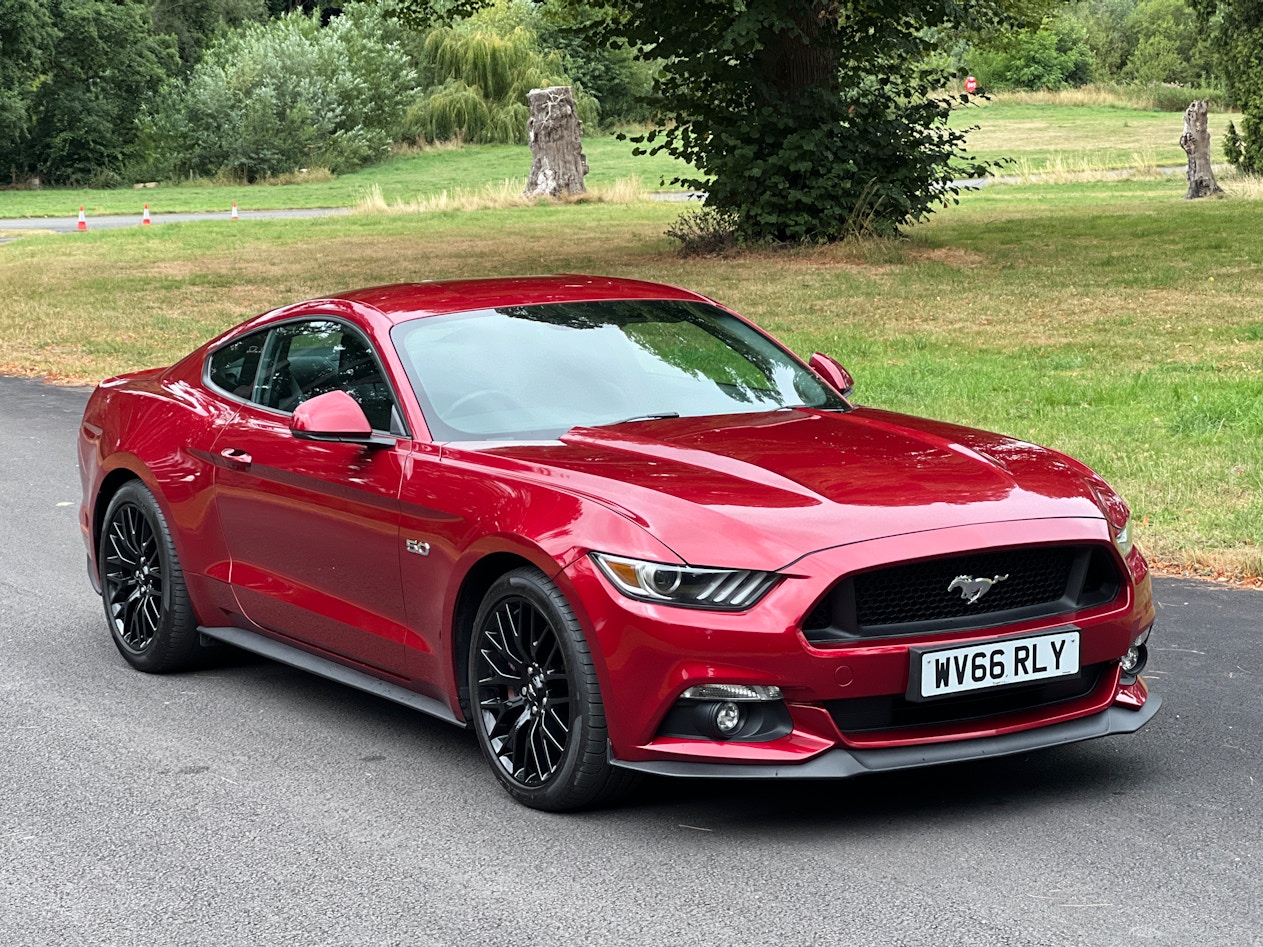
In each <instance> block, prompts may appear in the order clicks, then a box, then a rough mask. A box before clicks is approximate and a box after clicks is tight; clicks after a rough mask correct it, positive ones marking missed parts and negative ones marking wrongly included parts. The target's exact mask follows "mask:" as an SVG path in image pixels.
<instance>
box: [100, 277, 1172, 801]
mask: <svg viewBox="0 0 1263 947" xmlns="http://www.w3.org/2000/svg"><path fill="white" fill-rule="evenodd" d="M850 390H851V380H850V376H849V375H848V374H847V372H846V371H845V370H844V369H843V368H842V367H841V366H839V365H838V364H837V363H836V362H834V361H833V360H831V359H829V358H828V357H826V356H824V355H819V354H817V355H814V356H812V358H811V360H810V362H809V363H807V364H804V363H803V362H802V361H800V360H799V359H798V358H797V357H795V356H794V355H793V354H792V353H790V352H789V351H787V350H786V349H785V348H783V347H782V346H781V345H780V344H778V343H777V342H776V341H775V340H773V339H772V338H770V337H769V336H768V335H767V334H766V333H764V332H762V331H761V330H759V329H758V328H756V327H755V326H753V325H751V324H750V323H749V322H747V321H746V320H744V319H742V318H741V317H740V316H738V315H736V314H735V313H733V312H731V311H730V310H728V309H725V308H724V307H723V306H721V305H719V304H717V303H715V302H713V301H711V300H709V299H707V298H705V297H703V296H699V295H697V294H695V293H691V292H687V291H685V290H681V289H676V288H673V287H669V286H660V285H655V284H652V283H643V282H636V281H631V280H615V279H603V278H595V277H585V276H556V277H544V278H530V279H498V280H470V281H460V282H435V283H416V284H409V285H401V286H385V287H378V288H373V289H364V290H359V291H356V292H350V293H344V294H342V295H339V296H334V297H331V298H328V299H318V300H313V301H311V302H305V303H300V304H298V305H294V306H289V307H286V308H283V309H278V310H276V311H274V312H270V313H267V314H265V315H262V316H259V317H257V318H255V319H252V320H251V321H249V322H246V323H245V324H244V325H241V326H238V327H237V328H235V329H232V330H230V331H228V332H226V333H224V334H223V335H221V336H220V337H219V338H217V339H214V340H212V341H211V342H208V343H207V344H206V345H204V346H202V347H201V348H199V349H198V350H197V351H195V352H193V353H192V354H191V355H189V356H188V357H187V358H184V359H182V360H181V361H179V362H177V363H176V364H175V365H173V366H171V367H170V368H160V369H152V370H149V371H143V372H135V373H132V374H128V375H124V376H120V377H118V378H113V379H110V380H109V381H106V382H103V383H102V384H101V385H100V386H99V387H98V388H97V390H96V392H95V393H94V394H93V396H92V398H91V401H90V402H89V403H88V407H87V410H86V412H85V414H84V418H83V426H82V432H81V441H80V445H79V457H80V464H81V472H82V478H83V507H82V513H81V525H82V528H83V535H84V539H85V540H86V543H87V548H88V565H89V574H90V575H91V577H92V582H93V584H94V586H96V587H97V588H98V590H99V591H100V592H101V593H102V598H103V601H104V605H105V617H106V622H107V624H108V626H109V630H110V633H111V635H112V636H113V639H114V642H115V644H116V645H117V646H118V649H119V651H120V652H122V655H123V657H124V658H126V660H127V661H128V662H130V663H131V664H132V665H133V666H134V667H136V668H138V669H140V670H142V671H151V672H163V671H173V670H177V669H180V668H185V667H189V666H191V665H193V664H195V663H196V662H197V661H198V659H199V656H201V655H203V654H205V649H206V648H207V647H208V646H210V645H214V644H216V643H218V642H226V643H228V644H230V645H235V646H237V647H240V648H245V649H248V650H250V651H255V652H258V653H259V654H262V655H266V656H267V657H269V658H273V659H275V660H278V661H283V662H286V663H288V664H291V665H294V666H296V667H300V668H304V669H306V670H309V671H312V672H315V673H317V674H322V675H325V676H327V677H330V678H333V679H335V680H338V681H342V682H345V683H347V684H351V685H353V686H355V687H361V688H364V689H365V690H368V691H371V692H372V693H375V694H379V695H381V696H383V697H387V698H390V699H392V700H396V701H399V702H400V703H403V704H406V705H408V706H410V707H414V708H416V709H418V710H422V711H424V712H426V713H429V714H433V715H434V716H437V717H441V718H442V719H444V720H448V721H451V722H453V723H456V724H459V725H462V726H470V727H472V728H473V731H474V733H475V735H476V737H477V741H478V743H479V745H480V746H481V748H482V751H483V753H484V754H485V755H486V758H487V760H488V761H489V762H490V765H491V769H492V771H493V772H494V773H495V775H496V777H497V778H498V779H499V780H500V782H501V783H502V784H503V785H504V787H505V788H506V789H507V790H508V791H509V792H510V793H511V794H512V795H513V796H515V797H516V798H517V799H519V800H520V801H522V802H523V803H525V804H526V805H529V806H534V807H537V808H541V809H552V810H563V809H571V808H576V807H580V806H586V805H592V804H595V803H598V802H600V801H603V800H608V799H609V798H611V797H612V796H614V795H615V794H616V793H618V792H619V791H620V790H621V789H622V788H624V787H625V786H626V785H627V784H628V783H629V781H630V780H631V779H632V778H633V777H635V775H636V774H638V773H646V772H647V773H659V774H669V775H676V776H729V777H755V778H765V777H807V778H817V777H844V776H853V775H856V774H860V773H870V772H878V771H885V770H895V769H903V768H906V767H913V766H924V765H928V764H934V763H946V762H950V761H954V760H968V759H978V758H982V757H990V756H997V755H1003V754H1009V753H1021V752H1026V751H1028V750H1032V749H1036V748H1039V747H1048V746H1054V745H1057V744H1063V743H1069V742H1072V741H1076V740H1085V739H1089V738H1092V737H1099V736H1105V735H1108V734H1114V733H1130V732H1132V731H1135V730H1137V729H1138V728H1140V727H1141V726H1143V725H1144V724H1145V723H1146V722H1147V721H1148V720H1149V719H1150V718H1151V717H1152V716H1153V715H1154V714H1155V713H1156V712H1157V709H1158V703H1159V700H1158V698H1157V697H1156V696H1150V695H1149V693H1148V691H1147V689H1146V687H1145V683H1144V681H1143V680H1142V679H1141V678H1140V676H1139V675H1140V671H1141V669H1142V668H1143V666H1144V663H1145V659H1146V650H1145V642H1146V640H1147V638H1148V637H1149V631H1150V627H1151V626H1152V624H1153V620H1154V606H1153V601H1152V598H1151V594H1150V586H1149V577H1148V568H1147V566H1146V564H1145V560H1144V559H1143V557H1142V556H1141V554H1140V551H1139V550H1138V549H1137V548H1136V547H1135V546H1134V545H1133V543H1132V535H1131V526H1130V524H1129V511H1128V508H1127V505H1126V504H1125V503H1124V502H1123V501H1122V500H1121V499H1120V498H1119V496H1118V495H1117V494H1116V493H1114V491H1113V490H1111V489H1110V488H1109V487H1108V486H1107V485H1106V484H1105V482H1104V481H1102V480H1101V479H1100V478H1099V477H1097V476H1096V475H1095V474H1094V473H1093V472H1092V471H1091V470H1089V469H1088V468H1087V467H1085V466H1083V465H1082V464H1080V463H1077V462H1076V461H1074V460H1071V459H1070V458H1068V457H1066V456H1064V455H1062V454H1058V453H1056V452H1055V451H1051V450H1048V449H1046V448H1042V447H1037V446H1035V445H1034V444H1028V443H1025V442H1023V441H1018V440H1014V439H1012V438H1008V437H1001V436H999V435H996V434H987V433H983V432H981V431H976V430H971V429H969V428H963V427H957V426H954V425H950V424H943V423H939V422H935V421H927V420H922V419H919V418H913V417H908V416H905V415H900V414H893V413H891V412H888V411H882V410H878V409H876V408H869V407H863V406H860V405H857V404H855V403H854V402H852V401H851V400H850V397H849V395H850Z"/></svg>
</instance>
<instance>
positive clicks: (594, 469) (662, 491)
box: [471, 408, 1113, 568]
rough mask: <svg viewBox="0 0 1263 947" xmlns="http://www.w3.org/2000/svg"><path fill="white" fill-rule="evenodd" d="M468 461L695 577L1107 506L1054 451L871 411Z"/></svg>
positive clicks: (710, 424) (1083, 472)
mask: <svg viewBox="0 0 1263 947" xmlns="http://www.w3.org/2000/svg"><path fill="white" fill-rule="evenodd" d="M471 446H472V445H471ZM478 453H480V454H481V455H483V457H484V458H485V461H487V462H490V463H492V464H493V465H494V466H497V467H502V469H503V468H508V469H506V470H505V472H509V471H510V470H515V471H516V472H517V473H518V474H519V475H522V476H527V477H531V478H532V479H535V478H536V477H538V478H540V479H545V480H547V482H549V483H552V484H554V485H556V486H558V487H560V488H562V489H566V490H568V491H571V492H575V493H579V494H582V495H585V496H588V497H591V498H593V499H596V500H598V501H600V502H602V503H604V504H606V505H607V506H611V507H614V508H615V509H617V510H619V511H620V512H623V513H624V514H625V515H627V516H629V517H631V518H632V519H634V520H635V521H636V522H638V523H640V524H641V525H642V526H643V527H644V528H646V529H647V530H649V531H650V533H652V534H653V535H654V536H655V537H656V538H657V539H658V540H660V541H661V542H663V543H664V544H665V545H667V546H668V547H670V548H671V549H672V550H673V551H674V552H675V553H676V554H677V555H679V556H680V558H682V559H683V560H684V561H686V562H688V563H691V564H694V565H721V566H734V567H744V568H780V567H784V566H786V565H788V564H789V563H792V562H793V561H795V560H797V559H799V558H801V557H803V556H804V555H808V554H810V553H812V552H816V551H818V550H821V549H826V548H830V547H835V546H841V545H846V544H849V543H857V542H864V541H866V540H872V539H879V538H884V537H889V536H896V535H903V534H909V533H916V532H921V531H925V530H934V529H941V528H946V527H954V526H966V525H978V524H987V523H999V522H1006V521H1013V520H1027V519H1050V518H1061V517H1092V518H1096V519H1102V518H1103V514H1102V512H1101V506H1100V504H1101V503H1102V502H1106V503H1107V504H1108V503H1109V502H1110V500H1107V499H1106V498H1104V497H1103V496H1102V494H1104V493H1108V491H1109V488H1108V487H1106V486H1105V484H1104V483H1103V482H1102V481H1101V480H1100V478H1098V477H1097V476H1096V475H1095V474H1093V473H1092V472H1091V471H1090V470H1089V469H1088V468H1087V467H1085V466H1083V465H1082V464H1080V463H1078V462H1077V461H1074V460H1072V459H1071V458H1069V457H1066V456H1065V455H1063V454H1060V453H1057V452H1056V451H1052V450H1049V449H1047V448H1044V447H1039V446H1036V445H1034V444H1028V443H1025V442H1023V441H1018V440H1014V439H1011V438H1006V437H1002V436H999V435H996V434H989V433H986V432H983V431H976V430H973V429H970V428H963V427H958V426H955V425H950V424H943V423H940V422H934V421H927V420H924V419H920V418H913V417H909V416H906V415H900V414H894V413H891V412H887V411H880V410H876V409H872V408H857V409H855V410H853V411H848V412H845V413H841V412H826V411H814V410H810V409H793V410H782V411H776V412H766V413H759V414H746V415H728V416H724V417H720V418H715V417H707V418H672V419H663V420H654V421H641V422H635V423H627V424H621V425H614V426H609V427H603V428H599V429H598V428H575V429H573V430H571V431H569V432H568V433H566V434H565V435H563V436H562V438H561V439H560V442H555V441H554V442H548V443H544V444H517V445H504V444H499V445H495V446H492V445H481V449H480V450H479V451H478ZM1110 498H1111V499H1113V497H1112V494H1111V495H1110ZM1107 508H1108V506H1107ZM607 551H610V552H617V551H618V550H607Z"/></svg>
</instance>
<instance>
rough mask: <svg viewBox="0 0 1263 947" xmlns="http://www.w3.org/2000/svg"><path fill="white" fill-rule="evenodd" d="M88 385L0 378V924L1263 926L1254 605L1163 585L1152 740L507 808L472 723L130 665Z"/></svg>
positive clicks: (41, 937) (1235, 931)
mask: <svg viewBox="0 0 1263 947" xmlns="http://www.w3.org/2000/svg"><path fill="white" fill-rule="evenodd" d="M84 397H85V392H83V391H81V390H68V389H56V388H50V387H45V386H43V385H41V384H39V383H36V382H31V381H22V380H14V379H0V446H2V447H3V450H2V451H0V484H2V485H3V489H4V497H5V499H4V503H3V505H2V507H0V647H2V648H3V653H4V658H3V661H0V940H2V941H3V942H4V943H5V944H20V945H31V947H34V945H44V944H50V945H51V944H57V945H61V944H91V945H131V944H136V945H146V947H152V945H165V944H172V945H190V944H207V945H272V944H276V945H285V947H293V945H308V944H383V945H384V944H400V945H405V944H406V945H432V944H433V945H464V944H475V945H506V947H508V945H513V947H529V945H557V944H583V945H587V944H652V945H659V944H668V945H675V944H681V945H683V944H698V945H706V947H714V945H722V944H754V943H760V944H813V945H814V944H820V945H869V944H871V945H882V947H888V945H926V947H946V945H957V944H961V945H963V944H985V945H1001V944H1004V945H1009V944H1012V945H1023V947H1028V945H1061V944H1066V945H1113V944H1138V945H1139V944H1144V945H1150V944H1162V945H1179V947H1188V945H1198V947H1206V945H1220V944H1222V945H1234V947H1235V945H1248V944H1260V943H1263V934H1261V933H1260V932H1261V931H1263V905H1261V903H1260V902H1261V898H1260V891H1261V890H1263V883H1261V880H1260V879H1263V805H1261V804H1260V802H1261V799H1263V765H1261V764H1260V757H1261V756H1263V754H1261V752H1260V751H1261V749H1263V736H1261V733H1263V692H1261V691H1260V686H1259V673H1258V668H1257V666H1256V662H1257V661H1258V660H1259V648H1258V647H1257V645H1256V641H1257V638H1258V632H1259V615H1260V613H1261V612H1263V594H1260V593H1257V592H1248V591H1236V590H1231V589H1226V588H1222V587H1217V586H1213V585H1204V584H1199V583H1192V582H1184V581H1172V580H1159V581H1158V582H1157V583H1156V588H1157V594H1158V598H1159V601H1160V603H1161V607H1160V609H1159V623H1158V626H1157V630H1156V631H1155V634H1154V639H1153V646H1154V649H1155V650H1154V653H1153V657H1152V661H1151V664H1150V667H1151V668H1152V674H1151V675H1150V680H1151V683H1153V685H1154V686H1155V687H1156V688H1160V689H1161V690H1162V692H1163V694H1164V697H1165V700H1166V703H1165V705H1164V707H1163V710H1162V712H1161V713H1160V714H1159V715H1158V717H1157V718H1156V719H1155V720H1154V722H1153V723H1152V724H1151V725H1150V726H1149V727H1148V728H1147V729H1146V730H1144V731H1142V732H1140V733H1139V734H1136V735H1135V736H1132V737H1115V738H1111V739H1108V740H1101V741H1096V742H1093V743H1087V744H1080V745H1078V746H1073V747H1065V748H1060V749H1056V750H1049V751H1044V752H1040V753H1035V754H1030V755H1028V756H1023V757H1015V758H1010V759H1006V760H997V761H991V762H983V763H976V764H974V763H971V764H960V765H956V766H952V767H946V768H940V769H937V770H930V771H922V772H920V773H914V774H902V775H889V776H881V777H869V778H867V779H864V780H857V781H851V782H845V783H825V784H813V785H808V784H795V783H777V784H768V783H758V784H744V783H743V784H740V785H734V784H726V783H714V782H671V781H658V782H653V783H651V784H649V785H648V786H647V787H646V788H645V789H644V790H643V791H642V792H641V793H640V794H639V796H638V797H636V798H635V799H634V800H632V801H631V802H630V803H629V804H627V805H625V806H622V807H620V808H618V809H615V810H611V811H603V812H593V813H585V814H582V815H571V816H555V815H545V814H542V813H537V812H532V811H530V810H527V809H524V808H521V807H520V806H518V805H516V804H514V803H513V802H511V801H510V800H509V799H508V797H507V796H505V795H504V794H503V793H502V792H501V791H500V789H499V788H498V787H497V785H496V784H495V782H494V780H493V779H492V777H491V775H490V773H489V772H487V770H486V768H485V766H484V764H483V762H482V760H481V758H480V757H479V755H478V751H477V747H476V746H475V745H474V742H473V739H472V738H471V737H470V736H469V735H467V734H466V733H464V732H462V731H460V730H457V729H455V728H452V727H449V726H446V725H444V724H442V723H440V722H438V721H434V720H431V719H429V718H426V717H424V716H421V715H419V714H416V713H413V712H410V711H407V710H405V709H403V708H399V707H396V706H395V705H393V704H389V703H385V702H383V701H381V700H378V699H375V698H372V697H368V696H365V695H362V694H359V693H357V692H354V691H351V690H347V689H344V688H340V687H339V686H337V685H335V684H331V683H327V682H325V681H322V680H319V679H316V678H313V677H309V676H307V675H304V674H302V673H301V672H298V671H293V670H290V669H288V668H285V667H281V666H279V665H275V664H271V663H269V662H265V661H259V660H253V659H249V658H242V659H240V660H236V661H232V660H229V661H225V662H223V663H222V664H221V665H220V666H218V667H215V668H213V669H210V670H205V671H201V672H197V673H192V674H186V675H180V676H168V677H154V676H147V675H143V674H139V673H136V672H134V671H132V670H130V669H129V668H128V667H127V666H126V665H124V663H123V661H122V659H121V658H120V657H119V656H118V654H117V652H116V651H115V650H114V647H113V645H112V644H111V643H110V640H109V637H108V635H107V634H106V632H105V629H104V624H103V620H102V617H101V606H100V603H99V600H98V599H97V597H96V596H95V595H94V594H93V593H92V591H91V590H90V588H89V586H88V583H87V579H86V577H85V575H84V560H83V549H82V545H81V541H80V538H79V533H78V527H77V523H76V506H77V503H78V497H79V481H78V476H77V474H76V470H75V456H74V437H75V430H76V426H77V423H78V418H79V415H80V412H81V410H82V405H83V401H84Z"/></svg>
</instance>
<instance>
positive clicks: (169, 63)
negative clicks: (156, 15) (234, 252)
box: [27, 0, 178, 184]
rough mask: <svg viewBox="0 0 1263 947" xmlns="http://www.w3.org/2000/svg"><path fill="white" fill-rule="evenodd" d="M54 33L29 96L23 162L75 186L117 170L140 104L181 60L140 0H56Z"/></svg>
mask: <svg viewBox="0 0 1263 947" xmlns="http://www.w3.org/2000/svg"><path fill="white" fill-rule="evenodd" d="M50 7H51V12H52V21H53V24H54V26H55V27H56V28H57V31H58V33H59V34H60V35H59V36H58V39H57V42H56V46H55V47H54V50H53V55H52V57H51V61H50V62H49V64H48V65H47V67H46V70H45V72H44V73H43V75H42V76H41V79H40V82H39V85H38V87H37V88H36V90H35V93H34V95H33V97H32V103H31V113H32V117H33V124H32V131H31V141H30V145H29V148H28V149H27V150H28V161H29V164H30V165H31V167H32V168H33V169H34V170H37V171H39V172H40V173H41V174H43V175H44V176H45V177H47V178H48V179H49V180H50V181H54V182H56V183H62V184H79V183H85V182H87V181H89V180H92V179H94V178H95V179H96V180H97V181H100V180H101V175H102V174H103V173H105V174H107V175H108V174H109V173H115V174H117V172H118V171H119V170H120V169H121V167H122V165H123V163H124V161H125V160H126V158H127V156H128V152H129V149H130V148H131V145H132V143H133V142H134V141H135V140H136V117H137V115H138V114H139V113H140V110H141V107H142V105H144V103H145V102H146V101H147V100H148V99H149V98H150V96H151V95H152V93H153V91H154V90H155V89H157V88H158V86H159V85H160V84H161V83H162V81H163V80H164V79H165V78H166V77H167V76H168V75H170V74H171V73H172V72H174V71H175V70H176V68H177V65H178V59H177V57H176V52H175V43H174V41H173V40H172V39H171V38H170V37H160V36H155V35H154V32H153V27H152V23H151V20H150V15H149V8H148V7H147V6H146V4H145V3H144V2H143V0H53V2H52V3H51V5H50Z"/></svg>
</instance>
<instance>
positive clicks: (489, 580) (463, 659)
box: [452, 552, 544, 723]
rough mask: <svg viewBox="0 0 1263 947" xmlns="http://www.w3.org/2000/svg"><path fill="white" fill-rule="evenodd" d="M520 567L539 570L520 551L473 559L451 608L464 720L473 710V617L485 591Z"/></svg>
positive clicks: (454, 663)
mask: <svg viewBox="0 0 1263 947" xmlns="http://www.w3.org/2000/svg"><path fill="white" fill-rule="evenodd" d="M523 566H529V567H531V568H533V569H539V565H538V563H535V562H533V561H531V560H530V559H528V558H527V557H526V556H524V555H521V554H520V553H517V552H493V553H489V554H488V555H486V556H483V557H482V558H481V559H479V560H478V561H477V562H475V563H474V564H473V566H471V567H470V569H469V571H468V572H466V573H465V577H464V579H462V580H461V585H460V591H459V592H457V594H456V604H455V606H454V607H453V609H452V673H453V674H454V675H455V679H456V694H457V699H458V701H459V703H460V712H461V715H462V716H463V717H464V718H465V721H466V723H468V722H469V720H470V719H471V718H470V715H471V713H472V711H471V706H470V702H469V682H468V680H467V678H468V677H469V673H468V672H469V639H470V637H471V636H472V635H473V632H474V618H475V617H476V616H477V614H478V606H479V605H481V604H482V600H483V599H484V598H486V596H487V591H488V590H489V589H490V588H491V586H492V585H493V584H494V583H495V581H496V580H497V579H499V578H500V576H502V575H504V574H505V573H506V572H511V571H512V570H514V569H518V568H521V567H523ZM540 571H541V572H543V571H544V570H542V569H541V570H540Z"/></svg>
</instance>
